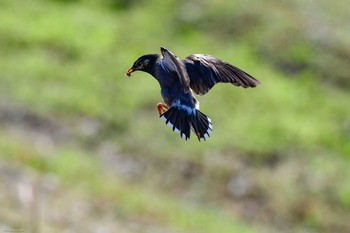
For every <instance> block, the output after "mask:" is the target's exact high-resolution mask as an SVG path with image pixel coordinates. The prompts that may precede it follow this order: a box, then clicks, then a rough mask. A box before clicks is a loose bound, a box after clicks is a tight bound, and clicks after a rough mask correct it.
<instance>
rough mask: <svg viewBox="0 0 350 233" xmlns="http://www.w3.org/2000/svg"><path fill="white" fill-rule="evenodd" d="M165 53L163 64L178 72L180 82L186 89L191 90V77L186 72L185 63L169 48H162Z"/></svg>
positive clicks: (163, 53)
mask: <svg viewBox="0 0 350 233" xmlns="http://www.w3.org/2000/svg"><path fill="white" fill-rule="evenodd" d="M160 51H161V52H162V55H163V61H162V62H163V65H165V66H166V67H167V69H170V70H172V71H175V72H177V74H178V76H179V79H180V82H181V84H182V86H183V87H184V89H185V90H187V91H189V90H190V79H189V77H188V74H187V72H186V68H185V66H184V64H183V63H182V62H181V61H180V60H179V59H178V58H177V57H176V56H175V55H174V54H173V53H172V52H170V51H169V50H167V49H166V48H164V47H161V48H160Z"/></svg>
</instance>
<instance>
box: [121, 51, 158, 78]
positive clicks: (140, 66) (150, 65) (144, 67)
mask: <svg viewBox="0 0 350 233" xmlns="http://www.w3.org/2000/svg"><path fill="white" fill-rule="evenodd" d="M159 57H160V55H158V54H147V55H143V56H141V57H140V58H138V59H137V60H136V61H135V62H134V64H133V65H132V67H130V68H129V69H127V71H126V73H125V75H126V76H128V77H130V76H131V73H132V72H135V71H138V70H140V71H144V72H147V73H150V74H152V75H153V74H154V65H155V63H156V61H157V59H159Z"/></svg>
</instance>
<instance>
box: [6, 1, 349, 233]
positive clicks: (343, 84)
mask: <svg viewBox="0 0 350 233" xmlns="http://www.w3.org/2000/svg"><path fill="white" fill-rule="evenodd" d="M346 4H347V3H346V1H345V0H336V1H334V2H332V4H331V6H330V3H328V2H327V1H325V0H320V1H317V2H316V1H313V0H306V1H300V2H293V3H292V2H287V1H267V0H266V1H261V2H259V3H257V2H256V1H243V0H238V1H228V0H225V1H224V0H222V1H209V0H204V1H175V0H171V1H162V0H153V1H121V0H120V1H118V0H104V1H89V0H81V1H78V0H76V1H73V0H62V1H58V0H56V1H54V0H50V1H43V0H32V1H25V2H23V1H19V0H5V1H2V2H0V9H1V10H0V11H1V14H0V48H1V56H0V92H1V97H2V98H1V101H0V129H1V131H0V158H1V161H2V162H1V164H0V165H1V166H0V181H3V182H2V183H3V184H5V183H6V182H5V183H4V181H6V179H9V178H8V176H7V175H6V172H5V171H7V170H6V167H7V166H8V167H14V169H15V170H17V171H21V172H23V173H24V174H26V176H28V177H29V178H28V179H29V180H34V181H35V180H36V179H37V178H35V177H46V176H47V175H50V176H53V177H55V179H57V180H58V181H59V183H58V184H57V187H56V186H55V189H58V190H59V191H57V192H59V193H64V194H63V195H62V196H61V197H60V203H63V204H62V205H57V206H56V205H55V208H50V210H46V209H45V210H43V211H44V212H48V211H49V212H50V213H52V214H53V215H54V214H55V213H56V215H60V214H62V213H65V212H66V211H67V210H68V209H69V208H68V207H66V206H67V205H72V206H75V205H76V203H80V202H81V201H83V202H86V205H88V207H87V208H88V209H89V210H90V212H89V211H87V212H88V213H87V214H86V216H85V215H84V216H85V217H84V218H80V217H79V216H78V215H74V214H73V215H72V216H71V219H70V220H69V221H68V220H67V221H66V222H65V221H58V220H53V219H50V218H49V217H47V216H45V217H44V216H41V219H40V220H35V219H32V218H31V219H30V220H28V222H27V220H26V218H25V216H26V214H25V213H23V211H22V210H23V209H25V207H23V206H25V204H23V203H22V205H23V206H21V205H20V204H18V203H16V201H15V200H14V199H13V198H14V197H12V196H15V195H16V194H14V195H11V192H15V193H16V191H13V190H16V189H12V188H11V189H9V188H8V187H5V186H2V185H0V188H1V189H4V190H1V192H2V193H3V192H7V193H8V195H5V197H4V199H0V204H3V203H7V202H9V201H8V200H13V202H14V204H13V205H7V204H6V205H4V206H5V207H4V208H3V209H2V210H1V211H0V219H4V220H0V229H1V225H4V226H7V227H20V228H26V226H27V225H35V224H39V225H40V226H39V227H38V228H40V229H41V230H42V231H43V232H57V231H62V230H64V229H67V228H69V229H71V230H73V231H76V232H83V231H87V232H95V231H97V230H93V229H97V228H96V227H97V226H95V228H94V225H93V224H96V225H104V224H105V223H106V222H108V223H110V222H113V223H115V224H118V227H121V226H122V227H123V229H125V230H123V232H124V231H125V232H152V229H153V228H152V227H159V228H160V229H162V230H160V232H163V231H164V232H222V233H225V232H230V233H231V232H261V231H266V232H280V231H281V230H283V232H288V231H290V232H348V231H349V230H350V223H349V222H348V221H347V219H349V218H350V214H349V213H350V211H349V210H350V185H349V182H348V180H349V178H350V171H349V169H348V164H349V156H350V108H349V107H348V105H349V103H350V94H349V90H350V82H349V80H350V79H349V76H350V68H349V67H350V66H348V65H347V64H348V63H349V57H350V56H349V54H350V51H349V48H350V46H349V41H350V32H349V31H348V30H346V29H345V28H346V24H347V22H348V21H349V15H350V14H349V13H350V12H348V10H347V7H346V6H347V5H346ZM310 12H312V14H311V15H310ZM160 46H165V47H167V48H168V49H170V50H171V51H173V52H174V53H175V54H176V55H177V56H178V57H180V58H183V57H185V56H187V55H189V54H192V53H207V54H212V55H214V56H216V57H219V58H222V59H223V60H226V61H229V62H231V63H232V64H234V65H236V66H238V67H240V68H242V69H243V70H245V71H247V72H248V73H250V74H252V75H253V76H254V77H256V78H257V79H258V80H260V81H261V85H260V86H259V87H258V88H255V89H248V90H244V89H240V88H236V87H233V86H231V85H224V84H219V85H217V86H216V87H215V88H214V89H212V90H211V91H210V92H209V93H208V94H207V95H205V96H201V97H198V99H199V101H201V109H202V111H203V112H204V113H206V114H208V115H209V116H210V117H211V118H212V120H213V124H214V132H213V134H212V137H211V138H210V140H208V141H206V142H204V143H203V142H201V143H199V142H198V141H197V140H196V139H195V138H192V139H191V140H190V141H184V140H182V139H181V138H180V137H179V135H176V134H174V133H172V132H171V130H170V129H169V128H168V127H166V126H165V125H164V122H162V121H160V120H159V119H158V114H157V111H156V104H157V103H158V102H160V101H161V97H160V91H159V86H158V84H157V83H156V82H155V81H154V80H153V78H151V77H149V76H148V75H147V74H145V73H135V74H133V76H132V77H131V78H126V77H125V76H124V72H125V70H126V69H127V68H128V67H129V66H131V65H132V63H133V62H134V61H135V59H136V58H138V57H139V56H140V55H143V54H146V53H158V52H159V47H160ZM8 170H9V169H8ZM9 177H10V176H9ZM16 177H18V176H14V178H12V179H13V180H12V182H11V183H12V184H13V186H14V187H15V186H16V185H17V186H18V185H19V186H20V184H21V182H22V181H21V180H20V179H19V178H16ZM39 180H41V178H39ZM34 181H33V182H34ZM34 183H35V182H34ZM17 186H16V187H17ZM11 190H12V191H11ZM65 195H66V196H67V199H65V198H64V196H65ZM53 196H54V195H53ZM68 197H69V198H68ZM6 198H7V199H6ZM52 198H53V197H52ZM19 199H21V198H19ZM34 199H35V197H34ZM17 202H18V201H17ZM38 208H39V207H38ZM43 208H44V207H43ZM39 212H40V211H39ZM102 219H103V221H102ZM105 219H108V220H105ZM1 221H3V222H1ZM36 222H37V223H36ZM67 222H68V223H67ZM73 223H74V224H73ZM133 223H137V224H139V225H141V227H140V228H141V229H139V228H137V229H135V228H134V227H133V226H132V225H133ZM90 225H91V226H90ZM89 227H90V228H89ZM105 227H106V229H108V230H109V231H110V232H114V228H115V227H116V226H115V225H109V224H108V225H106V226H105ZM86 229H88V230H86Z"/></svg>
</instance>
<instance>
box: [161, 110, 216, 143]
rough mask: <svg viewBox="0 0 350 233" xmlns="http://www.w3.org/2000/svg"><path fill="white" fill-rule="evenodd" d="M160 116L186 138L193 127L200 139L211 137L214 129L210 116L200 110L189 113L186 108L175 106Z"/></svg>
mask: <svg viewBox="0 0 350 233" xmlns="http://www.w3.org/2000/svg"><path fill="white" fill-rule="evenodd" d="M160 118H161V119H163V120H165V123H166V125H168V126H170V127H172V129H173V131H174V132H176V133H177V132H180V136H181V137H182V138H184V139H186V140H187V139H189V138H190V131H191V129H192V130H193V131H194V133H195V134H196V136H197V137H198V140H199V141H201V140H202V139H203V140H206V139H207V138H208V137H210V133H211V132H212V129H213V126H212V124H211V120H210V118H209V117H207V116H206V115H205V114H203V113H202V112H201V111H199V110H195V111H194V112H193V113H189V111H187V110H186V109H183V108H180V107H178V106H173V107H171V108H169V110H168V111H166V112H165V113H163V114H161V115H160Z"/></svg>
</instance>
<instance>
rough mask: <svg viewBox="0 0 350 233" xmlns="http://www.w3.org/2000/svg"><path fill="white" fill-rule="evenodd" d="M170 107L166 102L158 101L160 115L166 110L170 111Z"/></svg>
mask: <svg viewBox="0 0 350 233" xmlns="http://www.w3.org/2000/svg"><path fill="white" fill-rule="evenodd" d="M168 109H169V107H168V106H166V105H165V104H163V103H158V104H157V110H158V113H159V115H162V114H163V113H165V112H166V111H168Z"/></svg>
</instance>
